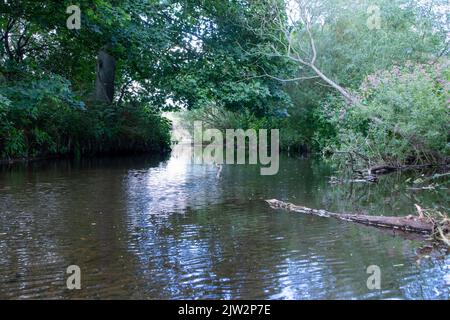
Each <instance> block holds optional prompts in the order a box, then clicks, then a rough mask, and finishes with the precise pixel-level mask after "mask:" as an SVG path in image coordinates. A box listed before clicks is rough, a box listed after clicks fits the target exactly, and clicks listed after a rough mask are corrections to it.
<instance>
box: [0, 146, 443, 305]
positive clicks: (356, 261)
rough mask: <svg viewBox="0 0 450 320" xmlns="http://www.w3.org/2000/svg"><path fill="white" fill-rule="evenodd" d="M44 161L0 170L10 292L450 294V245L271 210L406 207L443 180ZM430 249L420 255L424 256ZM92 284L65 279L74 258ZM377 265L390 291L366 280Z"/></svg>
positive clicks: (175, 163)
mask: <svg viewBox="0 0 450 320" xmlns="http://www.w3.org/2000/svg"><path fill="white" fill-rule="evenodd" d="M160 160H161V159H152V158H150V159H149V158H146V157H134V158H116V159H97V160H90V161H83V162H82V163H73V162H68V161H59V162H51V163H48V162H46V163H35V164H33V165H32V166H31V167H28V168H24V167H20V166H16V167H13V168H3V169H2V170H3V171H2V172H1V173H0V298H138V299H178V298H187V299H191V298H192V299H204V298H224V299H229V298H248V299H259V298H270V299H316V298H324V299H344V298H350V299H353V298H359V299H372V298H385V299H386V298H406V299H415V298H426V299H448V298H449V288H450V287H449V282H450V267H449V264H450V257H449V256H448V255H445V254H444V255H442V254H441V255H437V256H432V257H431V258H424V257H422V256H423V254H421V253H419V252H418V248H419V247H420V246H422V245H423V242H422V241H419V240H407V239H404V238H402V237H399V236H393V235H392V234H389V233H386V232H380V231H379V230H374V229H371V228H368V227H364V226H359V225H352V224H346V223H342V222H339V221H334V220H330V219H324V218H318V217H308V216H302V215H296V214H290V213H287V212H284V211H274V210H272V209H270V208H268V206H267V205H266V204H265V203H264V201H263V200H264V199H268V198H278V199H284V200H288V201H291V202H295V203H298V204H302V205H305V206H310V207H317V208H327V209H330V210H334V211H339V212H342V211H360V212H367V213H371V214H399V215H406V214H410V213H412V212H413V204H414V203H420V204H422V205H424V206H435V205H436V204H439V205H441V206H443V207H444V208H447V209H448V207H449V202H448V198H447V196H446V195H447V192H446V190H442V191H420V192H417V191H416V192H413V191H408V190H407V189H406V186H405V182H404V181H405V179H406V178H407V177H406V176H404V175H403V176H400V175H391V176H389V177H384V178H383V179H382V181H380V183H379V184H378V185H354V186H352V187H351V186H350V185H342V186H330V185H329V184H328V183H327V182H328V176H329V175H331V174H332V171H331V169H330V168H329V167H328V166H327V165H326V164H324V163H323V162H321V161H318V160H310V159H309V160H299V159H292V158H282V159H281V164H280V172H279V174H278V175H276V176H260V175H259V168H258V167H257V166H225V167H224V168H223V171H222V174H221V176H220V177H219V178H217V177H216V173H217V168H216V167H215V166H207V165H205V166H201V165H192V164H189V163H188V162H187V161H186V160H187V156H186V154H184V153H183V152H182V150H179V148H177V149H176V150H175V152H174V153H173V155H172V156H171V158H170V159H168V160H164V161H161V162H160ZM418 259H421V262H420V263H419V262H417V261H418ZM71 264H76V265H79V266H80V267H81V270H82V290H74V291H69V290H67V289H66V286H65V283H66V277H67V276H66V273H65V272H66V268H67V266H69V265H71ZM369 265H378V266H379V267H380V268H381V271H382V290H375V291H373V290H369V289H368V288H367V286H366V281H367V277H368V276H369V275H368V274H366V268H367V267H368V266H369Z"/></svg>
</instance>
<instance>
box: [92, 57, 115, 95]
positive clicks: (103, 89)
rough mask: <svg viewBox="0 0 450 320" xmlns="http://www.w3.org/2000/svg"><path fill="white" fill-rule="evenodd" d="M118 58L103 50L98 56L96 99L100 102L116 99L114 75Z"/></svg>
mask: <svg viewBox="0 0 450 320" xmlns="http://www.w3.org/2000/svg"><path fill="white" fill-rule="evenodd" d="M115 72H116V60H115V58H114V57H113V56H111V55H110V54H108V53H107V52H105V51H103V50H101V51H100V52H99V53H98V57H97V78H96V81H95V93H94V99H95V101H98V102H106V103H111V102H112V101H113V99H114V77H115Z"/></svg>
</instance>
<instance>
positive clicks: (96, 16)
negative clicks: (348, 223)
mask: <svg viewBox="0 0 450 320" xmlns="http://www.w3.org/2000/svg"><path fill="white" fill-rule="evenodd" d="M71 4H72V3H71V2H70V1H60V2H48V1H31V0H30V1H6V2H2V3H1V4H0V7H1V10H0V14H1V15H0V36H1V41H0V43H1V46H0V74H1V75H0V134H1V135H0V153H1V155H0V158H17V157H30V156H31V157H34V156H46V155H52V154H84V153H96V152H132V151H146V150H155V149H157V150H161V149H165V148H167V146H168V143H169V141H170V139H169V129H170V124H169V123H168V121H167V120H164V119H163V118H162V116H161V111H163V110H171V109H180V108H184V109H187V110H191V111H190V112H189V113H188V115H187V119H188V120H189V121H190V122H192V120H194V119H201V120H205V122H207V123H208V125H210V126H212V127H216V128H222V129H225V128H244V129H245V128H255V129H259V128H279V129H281V146H282V148H284V149H290V150H294V149H297V150H302V151H304V150H313V151H322V152H324V151H331V152H334V151H339V150H340V151H343V150H347V151H348V150H354V151H356V150H357V152H358V153H360V154H362V155H363V158H366V159H371V160H373V161H375V162H385V163H395V164H400V163H416V162H417V163H421V162H438V161H443V160H444V158H445V156H446V155H448V151H449V150H448V127H447V126H446V125H445V123H446V122H448V121H446V120H448V110H447V109H446V106H447V104H448V98H447V96H448V88H446V87H445V86H444V85H443V84H442V83H441V82H442V81H444V82H445V81H448V71H447V69H446V68H447V65H448V64H447V61H448V60H447V59H448V58H447V56H446V54H447V49H448V47H447V46H446V42H447V41H448V39H447V32H448V30H446V25H447V24H446V21H447V20H446V14H445V10H446V8H447V7H445V2H444V1H439V0H435V1H431V2H423V3H422V2H420V3H419V2H417V1H410V0H377V1H369V0H363V1H356V0H355V1H344V0H315V1H303V0H292V1H290V2H285V1H283V0H264V1H245V0H244V1H240V0H227V1H216V0H204V1H195V0H164V1H163V0H151V1H147V0H114V1H105V0H84V1H80V2H79V6H80V8H81V15H82V20H81V21H82V22H81V29H79V30H70V29H68V28H67V27H66V20H67V18H68V16H69V15H68V14H67V13H66V8H67V7H68V6H69V5H71ZM285 4H288V5H289V6H291V5H292V4H298V5H299V6H304V7H305V8H306V9H305V10H306V11H305V12H308V13H307V15H306V17H307V20H306V21H307V23H306V22H305V19H298V17H297V18H293V16H294V17H295V12H294V15H293V16H292V12H291V13H289V12H288V11H286V10H285V9H284V8H285V7H284V5H285ZM374 5H375V6H377V7H378V8H379V14H380V20H379V22H380V26H379V28H375V29H374V28H370V27H369V26H368V19H370V18H371V15H373V11H370V10H369V11H368V9H369V7H370V6H374ZM287 34H288V36H286V35H287ZM311 39H313V41H311ZM312 43H313V44H314V47H313V44H312ZM100 50H103V51H107V52H108V53H109V54H110V55H111V56H113V57H114V59H115V60H116V70H115V74H116V76H115V88H116V90H115V92H116V94H115V97H114V101H112V103H110V104H102V103H98V102H96V101H94V99H93V98H92V92H93V91H94V89H95V81H96V57H97V55H98V53H99V51H100ZM291 50H297V52H298V53H299V54H300V55H301V56H302V58H304V59H305V60H307V61H309V60H308V59H312V61H313V64H314V68H317V69H318V70H320V72H322V73H323V74H324V75H325V76H326V77H327V78H329V79H330V80H331V81H332V83H331V84H333V83H336V84H337V85H338V86H339V87H342V88H345V89H343V90H346V92H349V93H351V95H353V96H354V97H355V98H358V101H359V102H358V105H351V106H350V105H348V101H347V100H348V99H347V100H345V99H343V97H342V94H341V93H342V92H338V91H339V90H336V87H333V85H330V82H327V81H324V79H325V78H323V77H317V74H315V73H314V72H313V71H314V68H310V65H308V64H301V63H300V64H299V63H298V59H297V60H296V59H295V56H293V55H291V54H290V51H291ZM282 52H284V54H280V53H282ZM286 52H287V53H286ZM394 66H398V67H395V68H394ZM393 68H394V69H393ZM422 69H423V70H426V71H423V72H422V71H420V70H422ZM395 70H399V71H398V72H399V73H398V74H395V73H394V75H392V72H394V71H395ZM418 70H419V71H418ZM395 72H397V71H395ZM389 75H391V76H389ZM304 76H306V77H307V79H303V80H298V81H290V80H293V79H295V78H299V77H300V78H301V77H304ZM311 76H313V77H312V78H310V77H311ZM399 77H400V78H399ZM371 79H372V80H373V79H377V81H379V82H380V83H381V84H380V85H379V86H377V87H370V89H369V87H367V86H368V83H369V84H370V81H371ZM325 80H326V79H325ZM344 100H345V101H344ZM342 110H344V111H342ZM434 117H438V120H437V121H433V120H432V119H433V118H434ZM374 119H377V120H376V121H374ZM189 121H188V122H189Z"/></svg>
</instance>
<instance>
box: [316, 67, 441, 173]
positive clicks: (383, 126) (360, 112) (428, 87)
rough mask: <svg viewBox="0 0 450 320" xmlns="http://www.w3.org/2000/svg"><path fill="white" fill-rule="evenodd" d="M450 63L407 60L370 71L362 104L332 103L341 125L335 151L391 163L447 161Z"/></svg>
mask: <svg viewBox="0 0 450 320" xmlns="http://www.w3.org/2000/svg"><path fill="white" fill-rule="evenodd" d="M449 75H450V74H449V69H448V65H444V64H434V65H421V64H419V65H416V64H407V65H406V66H404V67H402V68H400V67H397V66H394V67H393V68H391V69H389V70H386V71H380V72H377V73H375V74H373V75H369V76H368V77H367V78H366V79H365V81H364V82H363V83H362V85H361V87H360V88H359V90H358V93H359V95H360V99H361V100H362V104H363V106H362V107H359V108H349V107H348V106H346V105H345V104H341V105H340V106H339V105H338V104H336V103H335V104H327V105H326V106H325V107H324V108H323V109H322V110H323V112H324V113H325V114H328V116H327V118H328V119H331V120H330V122H332V124H333V126H334V127H336V128H338V134H337V136H336V139H335V140H334V141H333V142H334V143H332V144H331V145H330V150H340V151H343V152H351V153H353V154H355V155H357V156H358V155H363V157H362V159H359V160H360V162H361V161H363V162H364V161H372V162H373V163H384V164H390V165H403V164H417V163H443V162H444V161H445V158H444V156H445V155H448V154H449V151H450V150H449V148H450V144H449V143H448V140H449V136H448V132H449V129H450V128H449V121H448V120H449V117H448V101H449V95H448V93H449V92H448V91H449V87H448V83H449V80H450V78H449Z"/></svg>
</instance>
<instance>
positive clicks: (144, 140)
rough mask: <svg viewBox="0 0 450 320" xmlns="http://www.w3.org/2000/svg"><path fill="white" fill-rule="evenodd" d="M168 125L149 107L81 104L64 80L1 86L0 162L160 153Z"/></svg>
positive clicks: (167, 143) (167, 137) (165, 145)
mask: <svg viewBox="0 0 450 320" xmlns="http://www.w3.org/2000/svg"><path fill="white" fill-rule="evenodd" d="M169 146H170V123H169V122H168V120H166V119H164V118H162V116H161V114H160V113H159V112H156V111H154V110H153V109H152V108H151V107H150V106H146V105H141V104H139V103H128V104H125V105H116V104H112V105H99V104H94V103H88V104H87V105H85V104H84V103H83V102H82V101H81V99H80V98H79V97H77V96H76V95H75V94H74V93H73V92H72V91H71V89H70V84H69V83H68V81H67V80H65V79H63V78H62V77H59V76H56V75H52V76H48V77H45V78H42V79H38V80H33V81H27V82H25V81H20V82H15V83H14V82H10V81H9V82H4V83H2V85H1V86H0V159H15V158H34V157H47V156H54V155H76V156H79V155H88V154H89V155H92V154H98V153H131V152H146V151H157V152H160V151H163V150H164V149H168V148H169Z"/></svg>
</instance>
